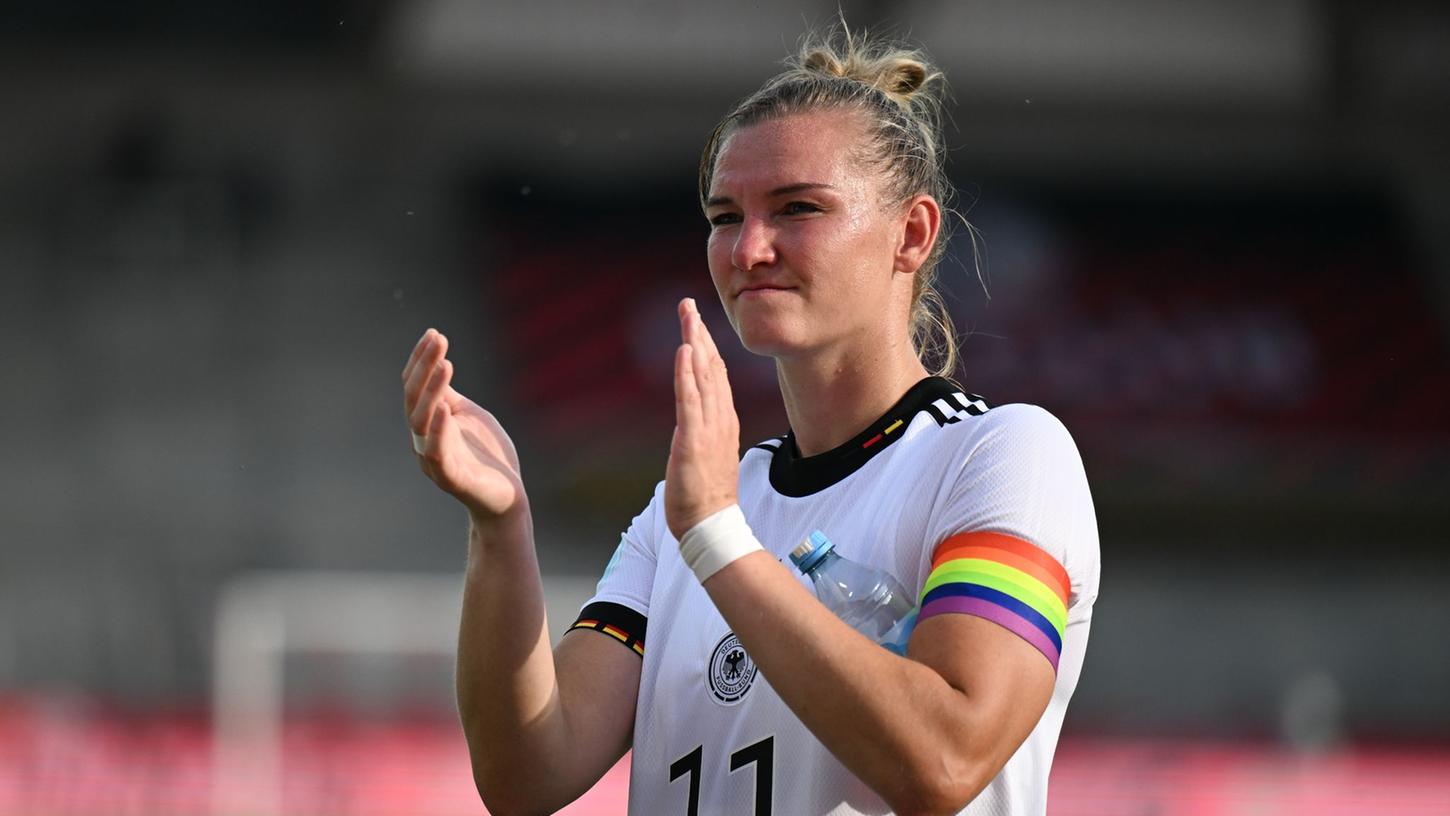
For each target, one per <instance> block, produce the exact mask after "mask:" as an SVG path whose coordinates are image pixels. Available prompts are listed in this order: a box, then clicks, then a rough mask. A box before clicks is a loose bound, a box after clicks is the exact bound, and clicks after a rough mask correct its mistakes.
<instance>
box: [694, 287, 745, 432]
mask: <svg viewBox="0 0 1450 816" xmlns="http://www.w3.org/2000/svg"><path fill="white" fill-rule="evenodd" d="M695 322H696V323H697V324H698V327H697V331H696V332H695V337H696V338H697V340H698V342H702V343H704V345H705V346H706V348H707V352H706V354H707V358H708V360H709V369H710V392H711V397H712V400H711V402H712V404H711V409H712V410H713V411H714V414H713V416H715V417H716V418H717V419H718V420H720V421H724V420H725V419H726V418H727V417H726V415H727V414H729V415H731V416H733V415H734V413H735V398H734V396H733V392H732V391H731V390H730V372H729V370H728V369H727V368H726V367H725V358H724V357H722V356H720V350H719V349H718V348H716V347H715V338H714V337H712V336H711V335H710V329H709V328H708V327H707V326H706V325H705V321H704V319H703V318H701V317H700V313H699V312H698V311H697V312H695Z"/></svg>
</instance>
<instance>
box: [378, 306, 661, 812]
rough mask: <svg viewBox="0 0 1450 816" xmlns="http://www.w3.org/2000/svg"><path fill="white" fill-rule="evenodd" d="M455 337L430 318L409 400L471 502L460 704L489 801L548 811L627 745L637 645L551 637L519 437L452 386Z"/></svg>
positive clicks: (425, 443) (427, 453) (438, 456)
mask: <svg viewBox="0 0 1450 816" xmlns="http://www.w3.org/2000/svg"><path fill="white" fill-rule="evenodd" d="M447 345H448V343H447V339H446V338H445V337H443V335H442V334H439V333H438V332H436V331H433V330H431V329H430V330H429V331H428V332H426V333H425V334H424V335H423V337H422V339H420V340H419V341H418V345H417V347H415V348H414V350H413V354H412V356H410V357H409V359H408V363H407V365H406V366H405V367H404V369H403V395H404V410H405V412H406V414H407V416H408V424H409V427H410V429H411V430H412V432H413V434H414V435H415V440H418V441H415V451H416V452H417V454H418V463H419V466H420V467H421V468H422V470H423V472H424V473H425V474H427V475H428V477H429V478H430V479H432V480H433V481H434V482H435V483H437V484H438V486H439V487H440V488H442V489H443V490H445V491H447V492H448V493H450V494H451V495H453V496H454V497H455V498H457V499H458V500H459V501H460V502H462V503H463V505H464V506H465V507H466V508H467V509H468V514H469V519H470V522H471V523H470V529H469V536H468V568H467V572H466V577H465V581H464V591H463V614H462V619H461V621H460V625H459V638H458V668H457V688H458V709H459V714H460V716H461V718H462V721H463V729H464V733H465V734H466V736H467V739H468V747H469V754H470V757H471V758H472V764H473V774H474V780H475V782H476V783H477V785H478V790H479V795H480V796H481V797H482V798H483V801H484V804H485V805H486V806H487V807H488V808H489V810H490V812H492V813H495V814H499V815H500V816H504V815H505V814H527V813H549V812H553V811H554V810H557V809H558V808H560V807H562V806H564V805H565V804H567V803H568V802H570V801H572V800H573V799H575V798H577V797H578V796H579V795H580V794H582V793H584V792H585V791H586V790H588V789H589V787H590V786H591V785H593V784H594V782H596V781H597V780H598V779H599V777H601V776H602V775H603V774H604V772H605V771H607V770H608V769H609V767H610V766H611V765H613V764H614V762H615V761H617V760H618V759H619V757H620V756H622V755H623V754H624V752H625V750H627V748H628V746H629V741H630V731H631V729H632V726H633V718H634V707H633V706H632V705H631V706H619V705H614V706H598V705H594V704H593V699H597V697H598V696H600V695H606V696H608V697H609V698H610V699H615V700H620V699H628V700H634V699H636V697H637V696H638V691H639V674H640V661H639V658H638V657H637V656H636V655H635V654H633V653H632V652H629V651H628V650H625V649H621V648H620V647H619V645H618V644H616V643H611V642H610V641H609V640H608V639H606V638H602V637H592V636H590V635H589V634H588V633H572V634H570V635H567V636H566V637H565V638H564V639H563V640H562V641H561V642H560V644H559V647H558V649H557V651H556V652H553V653H551V652H550V649H549V629H548V626H549V624H548V621H547V620H546V617H545V614H544V600H543V586H542V582H541V580H540V577H539V565H538V560H537V558H536V557H535V550H534V536H533V521H532V518H531V516H530V514H529V504H528V498H527V496H526V494H525V493H524V488H523V481H522V479H521V478H520V476H519V462H518V455H517V453H516V452H515V451H514V446H513V443H512V442H511V441H510V440H509V438H508V435H507V434H506V433H505V432H504V430H503V428H502V427H501V426H500V425H499V424H498V422H497V420H495V419H494V417H493V416H492V415H491V414H489V413H488V412H487V411H484V410H483V409H481V408H479V407H478V405H476V404H475V403H473V402H472V401H471V400H469V399H467V398H466V397H464V396H463V395H462V394H459V393H458V392H457V391H455V390H453V388H452V387H451V386H450V385H449V381H450V380H451V378H452V374H453V367H452V364H451V363H450V362H449V361H448V360H447V359H446V354H447Z"/></svg>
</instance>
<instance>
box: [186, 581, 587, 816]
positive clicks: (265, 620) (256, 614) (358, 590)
mask: <svg viewBox="0 0 1450 816" xmlns="http://www.w3.org/2000/svg"><path fill="white" fill-rule="evenodd" d="M595 581H596V578H594V577H584V576H557V575H556V576H545V577H544V605H545V610H546V612H547V613H548V616H549V618H548V619H549V628H550V637H551V639H552V640H553V641H555V642H557V641H558V639H559V638H560V637H561V636H562V635H563V630H564V627H566V626H568V624H569V622H570V621H572V620H573V619H574V616H575V615H576V614H577V613H578V611H579V607H580V605H582V604H583V603H584V601H586V600H588V599H589V597H590V596H591V595H592V594H593V593H594V587H595ZM462 598H463V576H462V575H461V574H456V575H455V574H442V575H438V574H407V573H360V572H310V571H308V572H293V571H278V572H258V573H249V574H246V575H243V576H241V577H239V578H236V579H235V580H233V581H231V582H230V583H228V584H227V585H226V586H225V587H223V589H222V591H221V592H220V593H219V595H218V599H217V605H216V618H215V632H214V641H213V644H212V649H213V651H212V752H213V756H212V813H213V814H215V816H241V814H247V816H277V815H278V814H281V813H282V805H283V803H282V785H281V782H282V768H281V760H282V750H281V749H282V726H283V715H284V709H283V704H284V702H285V701H284V699H283V696H284V688H285V686H284V680H285V678H284V668H285V663H286V659H287V657H288V655H293V654H304V653H307V652H327V653H333V654H336V653H352V654H361V655H385V656H386V655H397V656H399V657H409V656H414V655H430V656H439V657H451V656H452V655H454V653H455V652H456V650H457V648H458V616H459V612H460V610H461V608H462ZM460 750H461V749H460Z"/></svg>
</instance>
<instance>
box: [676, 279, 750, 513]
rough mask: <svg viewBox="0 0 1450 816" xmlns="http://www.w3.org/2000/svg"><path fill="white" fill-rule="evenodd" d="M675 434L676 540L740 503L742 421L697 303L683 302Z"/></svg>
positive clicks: (677, 357) (681, 305) (723, 367)
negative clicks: (737, 500)
mask: <svg viewBox="0 0 1450 816" xmlns="http://www.w3.org/2000/svg"><path fill="white" fill-rule="evenodd" d="M679 315H680V337H681V345H680V347H679V348H678V349H677V350H676V351H675V435H674V438H673V439H672V440H671V441H670V461H669V464H668V465H667V466H666V468H665V520H666V522H667V523H668V524H669V528H670V532H671V533H674V535H675V538H677V539H678V538H680V537H681V536H682V535H684V533H685V531H686V530H688V529H690V528H691V527H693V526H695V525H696V524H698V523H699V522H700V521H701V520H703V519H704V518H706V517H707V516H710V515H711V514H713V513H715V512H716V511H718V510H722V509H724V508H726V507H729V506H730V505H732V504H735V502H736V481H737V479H738V473H739V469H740V420H739V419H738V418H737V417H736V415H735V401H734V398H733V397H732V396H731V393H730V379H729V377H728V376H727V374H726V371H725V361H724V360H723V359H721V358H720V351H719V350H718V349H717V348H715V341H714V340H713V339H712V338H711V337H710V332H709V330H707V329H706V328H705V323H704V321H703V320H701V319H700V312H699V309H698V308H696V306H695V301H694V300H693V299H692V298H686V299H684V300H682V301H680V306H679Z"/></svg>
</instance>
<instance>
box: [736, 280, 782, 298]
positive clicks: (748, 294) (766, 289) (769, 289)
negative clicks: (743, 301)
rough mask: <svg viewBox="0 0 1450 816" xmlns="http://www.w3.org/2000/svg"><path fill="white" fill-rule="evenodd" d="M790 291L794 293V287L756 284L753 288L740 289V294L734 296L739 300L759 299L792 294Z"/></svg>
mask: <svg viewBox="0 0 1450 816" xmlns="http://www.w3.org/2000/svg"><path fill="white" fill-rule="evenodd" d="M792 291H795V287H794V286H779V285H777V284H772V283H758V284H755V285H753V286H747V287H745V288H743V289H741V290H740V292H739V293H738V294H736V297H740V298H761V297H770V296H772V295H779V294H780V293H782V292H792Z"/></svg>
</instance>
